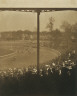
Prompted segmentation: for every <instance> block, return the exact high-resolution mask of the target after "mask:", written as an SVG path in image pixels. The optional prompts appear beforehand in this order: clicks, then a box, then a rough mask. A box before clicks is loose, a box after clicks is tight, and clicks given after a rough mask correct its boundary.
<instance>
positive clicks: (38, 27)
mask: <svg viewBox="0 0 77 96" xmlns="http://www.w3.org/2000/svg"><path fill="white" fill-rule="evenodd" d="M65 10H71V11H77V8H0V11H20V12H36V13H37V74H39V53H40V52H39V49H40V43H39V36H40V34H39V33H40V13H41V12H53V11H65Z"/></svg>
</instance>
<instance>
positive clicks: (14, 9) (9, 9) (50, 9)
mask: <svg viewBox="0 0 77 96" xmlns="http://www.w3.org/2000/svg"><path fill="white" fill-rule="evenodd" d="M7 10H8V11H22V10H31V11H33V10H34V11H36V12H37V11H42V10H49V11H63V10H73V11H77V8H46V7H45V8H35V7H34V8H33V7H32V8H31V7H1V8H0V11H7Z"/></svg>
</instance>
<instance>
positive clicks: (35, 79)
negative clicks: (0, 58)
mask: <svg viewBox="0 0 77 96" xmlns="http://www.w3.org/2000/svg"><path fill="white" fill-rule="evenodd" d="M22 94H26V95H28V96H29V95H31V96H37V94H41V96H42V94H44V95H45V96H51V95H52V96H77V53H76V51H75V50H72V51H67V52H66V53H64V54H62V55H60V56H59V57H57V58H56V59H53V60H52V61H49V62H46V63H45V64H41V65H40V69H39V74H37V68H36V66H29V67H28V68H21V69H19V68H14V69H12V68H9V69H7V70H0V96H21V95H22ZM32 94H34V95H32ZM24 96H25V95H24ZM38 96H40V95H38Z"/></svg>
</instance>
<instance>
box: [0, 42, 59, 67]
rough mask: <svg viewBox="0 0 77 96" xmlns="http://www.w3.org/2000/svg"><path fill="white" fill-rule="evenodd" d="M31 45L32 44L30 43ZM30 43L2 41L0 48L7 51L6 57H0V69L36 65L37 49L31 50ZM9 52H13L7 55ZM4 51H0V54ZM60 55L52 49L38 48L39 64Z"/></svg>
mask: <svg viewBox="0 0 77 96" xmlns="http://www.w3.org/2000/svg"><path fill="white" fill-rule="evenodd" d="M31 44H32V43H31ZM31 44H30V41H27V42H26V41H25V42H22V41H20V42H19V41H8V42H6V41H4V42H0V45H1V48H5V49H6V50H8V51H7V52H8V53H7V55H6V54H4V55H2V56H1V57H0V69H7V68H23V67H28V66H30V65H36V64H37V48H33V47H32V46H31ZM10 50H13V52H11V53H9V51H10ZM2 52H4V51H1V52H0V53H2ZM58 55H60V53H59V52H58V51H56V50H54V49H49V48H45V47H40V64H42V63H45V62H47V61H49V60H52V59H54V58H56V57H57V56H58Z"/></svg>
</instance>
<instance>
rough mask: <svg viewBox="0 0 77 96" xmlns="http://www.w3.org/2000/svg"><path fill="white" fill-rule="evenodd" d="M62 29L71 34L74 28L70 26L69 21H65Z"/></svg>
mask: <svg viewBox="0 0 77 96" xmlns="http://www.w3.org/2000/svg"><path fill="white" fill-rule="evenodd" d="M61 29H63V31H64V32H71V30H72V27H71V24H69V23H68V22H67V21H63V23H62V25H61Z"/></svg>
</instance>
